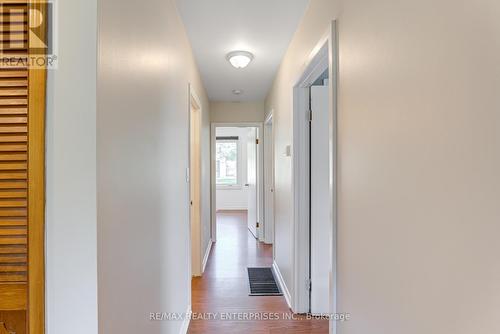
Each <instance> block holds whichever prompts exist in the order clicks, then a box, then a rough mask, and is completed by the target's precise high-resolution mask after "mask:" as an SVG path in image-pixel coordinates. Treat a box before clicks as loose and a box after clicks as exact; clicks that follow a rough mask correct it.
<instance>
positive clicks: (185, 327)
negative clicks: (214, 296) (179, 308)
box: [179, 305, 192, 334]
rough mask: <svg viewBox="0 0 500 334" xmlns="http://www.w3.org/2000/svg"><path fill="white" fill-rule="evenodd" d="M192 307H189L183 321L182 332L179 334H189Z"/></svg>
mask: <svg viewBox="0 0 500 334" xmlns="http://www.w3.org/2000/svg"><path fill="white" fill-rule="evenodd" d="M191 313H192V312H191V305H189V306H188V308H187V310H186V314H185V317H184V320H183V321H182V325H181V330H180V331H179V334H187V332H188V330H189V323H190V322H191Z"/></svg>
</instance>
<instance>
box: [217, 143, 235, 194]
mask: <svg viewBox="0 0 500 334" xmlns="http://www.w3.org/2000/svg"><path fill="white" fill-rule="evenodd" d="M215 164H216V179H217V185H218V186H235V185H238V141H236V140H217V142H216V162H215Z"/></svg>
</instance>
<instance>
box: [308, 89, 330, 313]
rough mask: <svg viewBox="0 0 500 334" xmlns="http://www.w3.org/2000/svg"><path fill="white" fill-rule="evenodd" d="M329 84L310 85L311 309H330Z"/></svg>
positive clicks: (322, 311) (321, 311) (323, 311)
mask: <svg viewBox="0 0 500 334" xmlns="http://www.w3.org/2000/svg"><path fill="white" fill-rule="evenodd" d="M328 105H329V99H328V87H327V86H313V87H311V110H312V121H311V313H312V314H322V313H328V312H329V297H328V296H329V273H330V263H331V261H330V238H329V237H330V231H331V228H330V225H331V224H330V201H329V198H330V174H329V163H330V162H329V134H328V122H329V120H328Z"/></svg>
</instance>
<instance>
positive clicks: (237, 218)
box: [189, 211, 328, 334]
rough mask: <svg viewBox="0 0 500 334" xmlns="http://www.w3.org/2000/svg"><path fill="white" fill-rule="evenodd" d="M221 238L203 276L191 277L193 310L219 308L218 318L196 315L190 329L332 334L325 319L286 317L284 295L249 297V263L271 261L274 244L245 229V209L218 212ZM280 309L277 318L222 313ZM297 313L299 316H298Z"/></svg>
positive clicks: (200, 310) (262, 264) (268, 262)
mask: <svg viewBox="0 0 500 334" xmlns="http://www.w3.org/2000/svg"><path fill="white" fill-rule="evenodd" d="M217 238H218V241H217V243H216V244H214V245H213V247H212V252H211V254H210V257H209V259H208V263H207V267H206V270H205V273H204V274H203V277H196V278H194V279H193V282H192V293H193V295H192V308H193V312H194V313H195V314H200V313H211V314H213V313H216V314H217V317H218V320H194V319H193V320H192V321H191V325H190V327H189V333H191V334H194V333H222V334H223V333H261V334H264V333H304V334H306V333H318V334H319V333H328V321H325V320H314V321H313V320H307V319H303V320H287V319H283V318H285V317H284V316H283V314H290V310H289V308H288V306H287V303H286V300H285V298H284V297H282V296H280V297H276V296H274V297H250V296H248V276H247V271H246V268H247V267H248V266H256V267H259V266H272V262H273V251H272V246H271V245H265V244H263V243H260V242H258V241H256V240H255V238H254V237H253V236H252V235H251V233H250V232H249V231H248V228H247V221H246V212H244V211H233V212H228V211H226V212H218V213H217ZM240 312H244V313H246V314H255V313H259V314H263V313H266V314H268V313H273V314H274V313H276V314H278V315H279V320H267V321H258V320H246V321H238V320H236V321H233V320H231V321H230V320H220V314H222V313H240ZM296 317H297V316H296Z"/></svg>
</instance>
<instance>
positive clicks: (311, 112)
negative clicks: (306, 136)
mask: <svg viewBox="0 0 500 334" xmlns="http://www.w3.org/2000/svg"><path fill="white" fill-rule="evenodd" d="M312 120H313V111H312V110H311V109H309V122H312Z"/></svg>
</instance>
